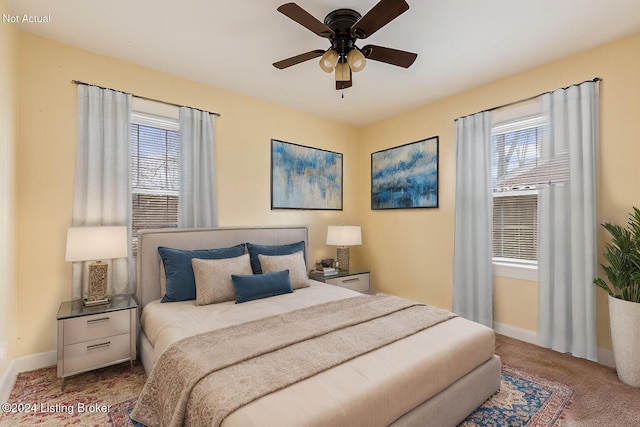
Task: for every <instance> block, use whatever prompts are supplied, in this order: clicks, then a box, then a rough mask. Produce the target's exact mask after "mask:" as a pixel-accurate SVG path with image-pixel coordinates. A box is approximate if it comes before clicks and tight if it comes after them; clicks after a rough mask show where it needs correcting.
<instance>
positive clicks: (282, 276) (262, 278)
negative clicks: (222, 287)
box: [231, 270, 293, 304]
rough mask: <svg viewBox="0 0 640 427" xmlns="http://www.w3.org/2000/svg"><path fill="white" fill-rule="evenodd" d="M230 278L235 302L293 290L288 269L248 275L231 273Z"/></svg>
mask: <svg viewBox="0 0 640 427" xmlns="http://www.w3.org/2000/svg"><path fill="white" fill-rule="evenodd" d="M231 280H232V281H233V287H234V289H235V291H236V304H240V303H242V302H247V301H252V300H254V299H260V298H268V297H273V296H276V295H281V294H290V293H291V292H293V289H292V288H291V280H289V270H283V271H276V272H275V273H264V274H259V275H248V276H247V275H238V274H232V275H231Z"/></svg>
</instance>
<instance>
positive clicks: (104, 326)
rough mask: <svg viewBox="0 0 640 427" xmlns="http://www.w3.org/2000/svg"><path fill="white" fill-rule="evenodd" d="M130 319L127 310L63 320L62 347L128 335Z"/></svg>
mask: <svg viewBox="0 0 640 427" xmlns="http://www.w3.org/2000/svg"><path fill="white" fill-rule="evenodd" d="M130 319H131V313H130V312H129V310H120V311H111V312H107V313H100V314H93V315H90V316H81V317H75V318H72V319H65V320H64V345H65V346H66V345H69V344H75V343H80V342H85V341H90V340H96V339H99V338H104V337H109V336H112V335H120V334H126V333H129V332H130V331H131V325H130Z"/></svg>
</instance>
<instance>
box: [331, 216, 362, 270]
mask: <svg viewBox="0 0 640 427" xmlns="http://www.w3.org/2000/svg"><path fill="white" fill-rule="evenodd" d="M361 244H362V231H361V230H360V226H359V225H330V226H329V228H328V229H327V245H334V246H338V250H337V252H338V253H337V257H336V259H337V261H338V266H339V269H340V270H346V271H349V248H348V246H356V245H361Z"/></svg>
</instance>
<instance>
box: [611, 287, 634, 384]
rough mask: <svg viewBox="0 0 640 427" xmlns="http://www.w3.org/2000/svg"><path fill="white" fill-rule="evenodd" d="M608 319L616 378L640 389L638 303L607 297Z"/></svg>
mask: <svg viewBox="0 0 640 427" xmlns="http://www.w3.org/2000/svg"><path fill="white" fill-rule="evenodd" d="M609 319H610V322H611V340H612V341H613V355H614V357H615V359H616V370H617V371H618V378H620V381H622V382H623V383H625V384H629V385H631V386H633V387H640V303H637V302H629V301H624V300H621V299H618V298H614V297H612V296H609Z"/></svg>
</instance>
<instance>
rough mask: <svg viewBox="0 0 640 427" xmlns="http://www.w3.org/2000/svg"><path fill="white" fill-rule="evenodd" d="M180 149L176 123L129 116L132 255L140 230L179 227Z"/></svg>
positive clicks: (148, 117) (147, 117)
mask: <svg viewBox="0 0 640 427" xmlns="http://www.w3.org/2000/svg"><path fill="white" fill-rule="evenodd" d="M141 123H144V124H141ZM152 125H153V126H152ZM158 126H163V127H164V128H162V127H158ZM179 148H180V133H179V132H178V131H177V123H175V122H172V121H170V120H163V119H160V118H158V119H155V121H154V119H153V117H150V116H143V117H141V116H136V115H133V116H132V124H131V192H132V250H133V254H134V256H135V255H136V254H137V244H138V242H137V237H138V231H139V230H143V229H146V228H167V227H177V225H178V201H179V190H180V181H179V180H180V177H179V162H180V158H179Z"/></svg>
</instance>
